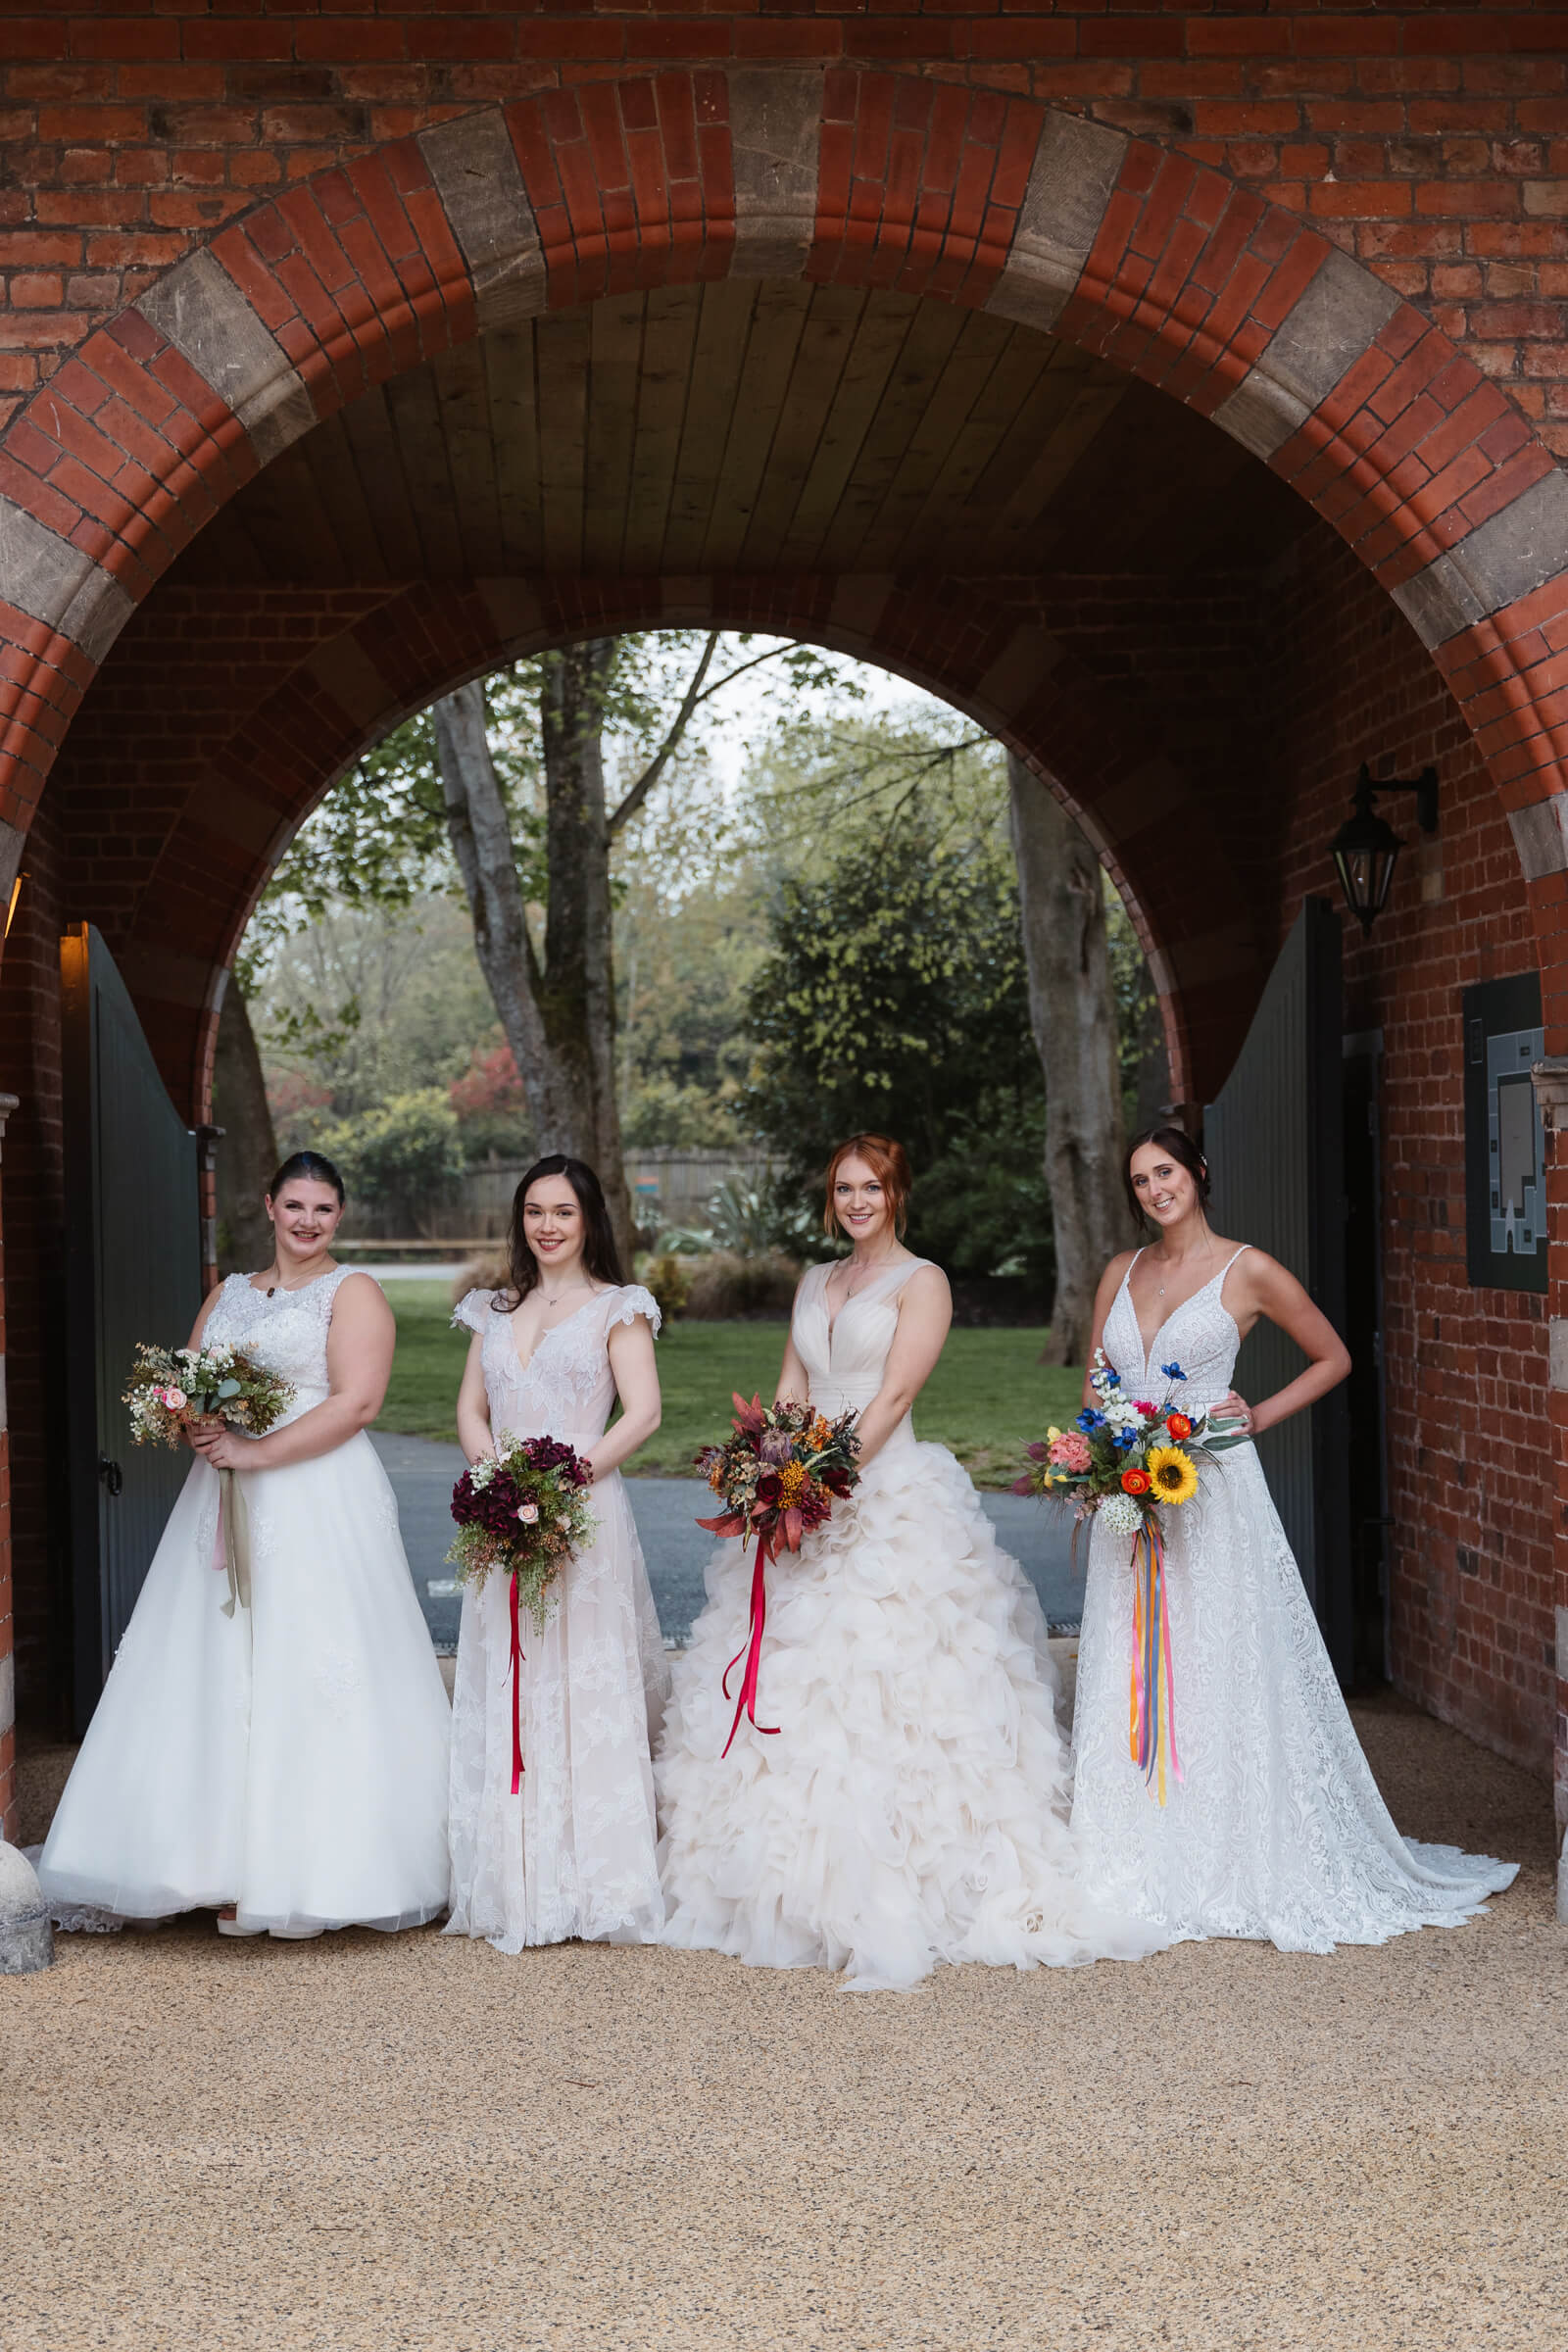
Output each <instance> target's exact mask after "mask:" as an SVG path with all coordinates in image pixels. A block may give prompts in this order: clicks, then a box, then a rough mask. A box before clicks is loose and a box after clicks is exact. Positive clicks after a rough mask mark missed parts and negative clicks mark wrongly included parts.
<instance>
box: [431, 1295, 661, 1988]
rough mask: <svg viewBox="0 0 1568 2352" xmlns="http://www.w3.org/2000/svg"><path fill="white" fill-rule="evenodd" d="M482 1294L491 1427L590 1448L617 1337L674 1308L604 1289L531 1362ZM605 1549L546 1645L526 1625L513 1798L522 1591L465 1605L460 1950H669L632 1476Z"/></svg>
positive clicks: (498, 1580) (655, 1674) (651, 1642)
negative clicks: (514, 1618)
mask: <svg viewBox="0 0 1568 2352" xmlns="http://www.w3.org/2000/svg"><path fill="white" fill-rule="evenodd" d="M496 1296H497V1294H496V1293H495V1292H493V1291H470V1292H469V1293H468V1295H467V1297H466V1299H463V1300H462V1302H461V1304H460V1305H459V1307H458V1309H457V1312H456V1314H455V1315H454V1316H453V1321H454V1322H455V1323H458V1324H460V1325H462V1326H463V1327H464V1328H465V1329H466V1330H468V1331H476V1332H478V1333H480V1334H481V1336H482V1338H483V1341H484V1355H483V1362H484V1384H485V1395H486V1397H488V1399H489V1405H490V1427H491V1429H492V1431H493V1432H494V1433H495V1434H496V1435H497V1436H500V1435H501V1433H502V1432H503V1431H505V1432H506V1433H507V1434H509V1435H510V1436H512V1437H515V1438H537V1437H551V1438H559V1439H561V1440H562V1441H563V1442H564V1444H566V1445H568V1446H576V1447H577V1449H578V1450H579V1451H584V1450H586V1449H587V1448H589V1447H590V1446H592V1445H593V1444H594V1442H595V1440H596V1439H598V1438H601V1437H603V1435H604V1432H605V1424H606V1422H607V1421H608V1420H609V1418H610V1408H611V1406H612V1405H613V1403H614V1401H615V1380H614V1374H613V1372H612V1370H611V1365H610V1347H609V1341H610V1334H611V1332H612V1331H613V1329H614V1327H615V1326H616V1325H617V1324H620V1323H630V1322H632V1321H634V1320H635V1318H636V1317H637V1316H639V1315H646V1316H647V1318H648V1320H649V1322H650V1324H651V1325H652V1326H653V1328H654V1330H655V1331H656V1332H657V1331H658V1329H659V1320H660V1318H659V1308H658V1307H657V1305H656V1304H655V1303H654V1299H653V1297H652V1295H651V1293H649V1292H648V1291H645V1290H642V1289H640V1288H638V1287H637V1286H635V1285H626V1286H623V1287H621V1288H619V1289H610V1290H605V1291H601V1292H600V1293H599V1294H598V1296H597V1297H595V1298H593V1299H589V1300H588V1301H587V1303H586V1304H585V1305H584V1306H582V1307H580V1308H579V1309H578V1311H577V1313H576V1314H574V1315H569V1316H568V1317H567V1318H566V1320H565V1322H564V1323H558V1324H557V1325H556V1327H555V1329H554V1330H553V1331H547V1332H546V1333H545V1334H544V1337H543V1338H542V1339H541V1340H540V1342H539V1345H538V1346H537V1348H535V1349H534V1351H533V1353H532V1355H531V1356H530V1357H529V1358H528V1361H527V1363H526V1364H525V1365H524V1364H523V1363H521V1362H520V1361H519V1359H518V1355H517V1348H516V1342H515V1338H514V1325H513V1320H512V1316H511V1315H510V1314H507V1313H503V1312H497V1311H496V1309H495V1308H494V1306H493V1305H492V1301H493V1300H494V1299H495V1298H496ZM589 1501H590V1503H591V1505H592V1508H593V1515H594V1520H595V1524H596V1535H595V1539H594V1541H593V1542H592V1543H591V1544H587V1545H586V1546H585V1547H584V1548H583V1549H582V1550H581V1551H579V1552H577V1553H576V1554H575V1556H574V1557H573V1558H572V1559H571V1560H570V1561H569V1562H568V1563H567V1566H566V1569H565V1572H564V1576H563V1578H562V1580H561V1597H560V1599H559V1600H558V1601H557V1603H556V1606H555V1609H554V1612H553V1614H552V1616H551V1618H550V1622H549V1623H548V1625H546V1627H545V1628H544V1631H543V1632H542V1633H541V1632H540V1630H539V1628H538V1627H537V1626H536V1625H535V1624H534V1623H533V1621H532V1619H531V1618H530V1617H529V1616H528V1615H527V1614H526V1612H524V1613H523V1615H522V1619H521V1639H522V1651H523V1662H522V1673H521V1678H520V1684H519V1693H518V1695H519V1701H520V1704H519V1709H518V1713H519V1728H520V1732H521V1743H522V1755H523V1772H522V1780H521V1785H520V1787H519V1789H518V1791H517V1794H516V1795H515V1796H514V1795H513V1793H512V1698H513V1693H512V1626H511V1611H510V1603H509V1590H508V1589H509V1586H510V1582H511V1580H510V1578H508V1577H506V1576H503V1575H496V1574H493V1575H491V1576H489V1577H487V1578H486V1580H485V1582H484V1584H483V1586H482V1587H481V1588H480V1590H479V1591H478V1592H477V1593H473V1592H466V1593H464V1595H463V1619H462V1628H461V1631H460V1633H459V1636H458V1671H457V1682H456V1685H455V1688H454V1691H453V1700H452V1705H453V1718H452V1787H451V1837H452V1917H451V1919H450V1921H449V1922H448V1924H447V1930H446V1933H447V1934H448V1935H449V1936H487V1937H488V1938H489V1940H490V1941H491V1942H492V1943H493V1944H494V1945H495V1946H496V1948H497V1950H498V1951H503V1952H519V1951H521V1950H522V1948H523V1946H524V1945H525V1944H534V1943H560V1942H563V1941H564V1939H565V1938H566V1937H567V1936H581V1937H583V1938H584V1940H585V1941H602V1942H610V1943H648V1942H653V1941H657V1939H658V1936H659V1932H660V1929H661V1927H662V1924H663V1917H664V1907H663V1902H662V1898H661V1895H660V1891H659V1864H658V1857H657V1851H656V1846H657V1831H656V1828H655V1821H654V1772H653V1763H652V1759H651V1748H652V1743H653V1741H654V1740H655V1739H656V1738H657V1736H658V1732H659V1726H660V1721H661V1718H662V1714H663V1709H664V1700H665V1698H666V1696H667V1695H668V1691H669V1661H668V1659H667V1658H666V1656H665V1654H664V1644H663V1641H662V1637H661V1635H660V1631H659V1616H658V1612H657V1611H656V1610H655V1607H654V1596H653V1593H652V1592H651V1591H650V1590H649V1584H648V1571H647V1569H646V1568H645V1567H644V1566H643V1555H642V1546H641V1545H640V1544H639V1543H638V1541H637V1530H636V1528H635V1526H634V1525H633V1523H632V1515H631V1505H630V1503H629V1502H628V1501H627V1499H626V1490H625V1486H624V1484H623V1482H622V1480H621V1477H620V1473H619V1472H618V1471H612V1472H611V1473H610V1474H609V1476H608V1477H605V1478H599V1479H595V1481H594V1483H593V1486H592V1487H591V1488H590V1489H589Z"/></svg>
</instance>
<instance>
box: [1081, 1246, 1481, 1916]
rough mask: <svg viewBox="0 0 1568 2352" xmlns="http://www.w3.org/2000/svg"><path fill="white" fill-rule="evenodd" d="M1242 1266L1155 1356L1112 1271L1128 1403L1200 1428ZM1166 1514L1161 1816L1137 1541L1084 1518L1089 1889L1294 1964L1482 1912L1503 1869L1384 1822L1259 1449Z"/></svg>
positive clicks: (1242, 1452)
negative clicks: (1172, 1407)
mask: <svg viewBox="0 0 1568 2352" xmlns="http://www.w3.org/2000/svg"><path fill="white" fill-rule="evenodd" d="M1241 1254H1242V1252H1241V1251H1240V1250H1238V1251H1237V1253H1236V1255H1237V1256H1240V1255H1241ZM1133 1262H1134V1263H1135V1264H1136V1262H1137V1260H1136V1259H1135V1260H1134V1261H1133ZM1235 1262H1236V1261H1235V1258H1232V1259H1231V1260H1230V1261H1229V1263H1227V1264H1226V1265H1225V1266H1222V1267H1221V1269H1220V1271H1219V1272H1218V1273H1217V1274H1216V1275H1215V1276H1214V1277H1213V1279H1212V1280H1211V1281H1210V1282H1207V1283H1205V1284H1204V1286H1203V1288H1202V1289H1201V1290H1200V1291H1197V1292H1195V1293H1194V1294H1193V1296H1192V1297H1191V1298H1190V1299H1183V1300H1182V1301H1181V1303H1180V1304H1179V1305H1178V1306H1177V1307H1176V1308H1175V1309H1174V1310H1173V1311H1172V1313H1171V1314H1170V1315H1168V1316H1167V1318H1166V1320H1165V1321H1164V1323H1162V1324H1161V1326H1160V1328H1159V1330H1158V1331H1156V1332H1155V1334H1154V1336H1153V1339H1152V1343H1151V1344H1150V1345H1149V1347H1148V1348H1146V1347H1145V1345H1144V1336H1143V1333H1142V1331H1141V1330H1140V1328H1139V1323H1138V1313H1137V1309H1136V1307H1135V1306H1134V1303H1133V1297H1132V1291H1131V1288H1130V1285H1129V1281H1128V1279H1127V1278H1125V1277H1124V1279H1123V1281H1122V1285H1121V1289H1120V1290H1119V1291H1118V1292H1117V1294H1116V1298H1115V1300H1114V1302H1113V1304H1112V1306H1111V1310H1110V1313H1109V1314H1108V1315H1107V1317H1106V1318H1105V1332H1104V1351H1105V1357H1106V1360H1107V1362H1109V1363H1110V1364H1111V1365H1113V1366H1114V1368H1115V1369H1116V1370H1117V1371H1118V1372H1119V1373H1120V1374H1121V1377H1122V1380H1123V1383H1124V1384H1125V1385H1126V1386H1127V1387H1128V1388H1129V1389H1130V1391H1131V1394H1132V1395H1133V1396H1134V1397H1140V1398H1142V1397H1147V1398H1149V1399H1151V1400H1152V1401H1155V1402H1158V1401H1160V1400H1161V1399H1163V1398H1165V1397H1174V1398H1177V1399H1179V1402H1180V1409H1181V1410H1183V1411H1184V1412H1187V1413H1189V1414H1191V1415H1192V1417H1193V1418H1194V1419H1196V1418H1197V1417H1198V1415H1199V1414H1200V1413H1201V1412H1204V1411H1206V1410H1207V1409H1208V1408H1209V1407H1210V1406H1211V1405H1214V1404H1217V1403H1218V1402H1219V1400H1220V1398H1221V1397H1223V1396H1225V1394H1226V1393H1227V1391H1228V1390H1229V1388H1230V1385H1231V1379H1232V1375H1233V1373H1234V1371H1235V1366H1236V1353H1237V1349H1238V1348H1239V1347H1240V1345H1241V1335H1240V1333H1239V1332H1238V1330H1237V1327H1236V1324H1235V1322H1234V1320H1233V1319H1232V1316H1231V1314H1230V1311H1229V1309H1228V1308H1227V1306H1226V1304H1225V1278H1226V1276H1227V1274H1229V1272H1230V1269H1231V1266H1232V1265H1234V1264H1235ZM1131 1273H1132V1266H1131V1265H1129V1267H1128V1269H1127V1275H1128V1277H1130V1275H1131ZM1171 1365H1174V1366H1175V1367H1176V1369H1177V1371H1178V1372H1179V1373H1180V1374H1181V1375H1182V1377H1181V1378H1180V1379H1179V1380H1178V1379H1177V1378H1176V1374H1175V1373H1173V1372H1170V1371H1167V1370H1166V1369H1164V1367H1166V1366H1171ZM1162 1520H1163V1525H1164V1530H1165V1567H1166V1590H1167V1597H1168V1602H1169V1609H1170V1639H1171V1655H1172V1664H1173V1674H1174V1689H1175V1710H1174V1714H1175V1726H1176V1744H1177V1749H1178V1753H1179V1755H1180V1758H1181V1763H1182V1770H1183V1778H1182V1779H1181V1780H1180V1781H1179V1782H1178V1781H1174V1780H1167V1785H1166V1802H1165V1803H1164V1805H1163V1806H1161V1805H1159V1804H1158V1803H1156V1802H1155V1800H1154V1798H1153V1797H1152V1795H1151V1793H1150V1791H1149V1789H1147V1788H1146V1787H1145V1785H1144V1779H1143V1775H1142V1773H1141V1772H1140V1771H1139V1769H1138V1766H1137V1764H1136V1763H1135V1762H1134V1760H1133V1757H1132V1755H1131V1752H1130V1741H1129V1734H1128V1688H1129V1681H1130V1670H1131V1657H1132V1624H1133V1567H1132V1548H1133V1547H1132V1544H1131V1543H1130V1542H1129V1540H1128V1539H1127V1538H1126V1537H1118V1536H1113V1535H1111V1534H1110V1533H1109V1531H1108V1530H1107V1529H1106V1528H1105V1527H1104V1526H1103V1523H1102V1522H1100V1521H1099V1520H1097V1521H1096V1522H1095V1525H1094V1530H1093V1536H1092V1539H1091V1544H1090V1554H1089V1581H1088V1587H1087V1590H1086V1592H1085V1595H1084V1617H1083V1632H1082V1637H1081V1639H1080V1642H1079V1649H1078V1696H1077V1707H1076V1712H1075V1719H1074V1746H1075V1781H1074V1791H1075V1793H1074V1800H1073V1814H1072V1823H1073V1829H1074V1832H1075V1833H1076V1836H1077V1839H1078V1846H1079V1851H1080V1854H1081V1855H1082V1858H1083V1867H1084V1869H1085V1871H1086V1872H1087V1874H1088V1877H1089V1882H1090V1885H1091V1887H1093V1888H1094V1890H1095V1891H1096V1892H1097V1893H1098V1894H1100V1895H1101V1896H1103V1899H1105V1900H1106V1901H1109V1902H1114V1903H1117V1904H1120V1905H1124V1906H1127V1907H1128V1908H1130V1909H1132V1910H1135V1911H1136V1912H1138V1913H1139V1915H1140V1916H1142V1917H1144V1918H1147V1919H1149V1920H1151V1921H1152V1922H1154V1923H1155V1924H1157V1925H1158V1926H1160V1927H1162V1928H1164V1929H1166V1930H1167V1931H1169V1933H1170V1934H1171V1935H1172V1936H1181V1937H1190V1936H1252V1937H1257V1938H1259V1939H1261V1940H1263V1941H1268V1942H1273V1943H1275V1944H1277V1945H1278V1946H1279V1948H1280V1949H1281V1950H1282V1951H1288V1952H1328V1951H1332V1950H1333V1949H1334V1947H1335V1945H1336V1944H1341V1943H1383V1942H1385V1941H1386V1940H1387V1939H1388V1937H1390V1936H1397V1935H1399V1934H1401V1933H1402V1932H1403V1931H1404V1930H1406V1929H1408V1928H1420V1927H1452V1926H1454V1925H1456V1924H1457V1923H1458V1922H1459V1921H1461V1920H1464V1919H1468V1918H1470V1917H1471V1916H1472V1914H1473V1913H1475V1912H1476V1911H1479V1910H1481V1909H1483V1908H1484V1907H1485V1904H1486V1898H1487V1897H1488V1895H1491V1894H1495V1893H1499V1892H1500V1891H1501V1890H1502V1888H1503V1887H1507V1886H1508V1885H1509V1884H1510V1882H1511V1881H1512V1879H1513V1877H1514V1872H1515V1867H1516V1866H1515V1865H1514V1864H1513V1863H1510V1862H1495V1861H1494V1860H1493V1859H1492V1858H1491V1856H1490V1855H1485V1854H1464V1853H1461V1852H1459V1850H1458V1849H1457V1848H1456V1847H1454V1846H1447V1845H1418V1844H1417V1843H1416V1842H1415V1841H1414V1840H1413V1839H1410V1838H1401V1837H1400V1835H1399V1833H1398V1831H1397V1829H1396V1828H1395V1826H1394V1823H1393V1821H1392V1820H1391V1818H1390V1815H1389V1810H1388V1807H1387V1806H1386V1805H1385V1804H1384V1802H1383V1798H1382V1796H1381V1795H1380V1794H1379V1792H1378V1788H1377V1784H1376V1782H1375V1781H1374V1780H1373V1778H1372V1773H1371V1770H1370V1768H1369V1766H1368V1764H1367V1761H1366V1758H1365V1756H1364V1755H1363V1754H1362V1752H1361V1745H1360V1742H1359V1740H1357V1739H1356V1736H1355V1727H1354V1725H1353V1724H1352V1723H1351V1721H1350V1717H1349V1713H1348V1709H1347V1707H1346V1704H1345V1700H1344V1698H1343V1697H1342V1696H1341V1694H1340V1687H1339V1684H1338V1682H1337V1681H1336V1680H1335V1676H1334V1669H1333V1667H1332V1665H1331V1664H1330V1662H1329V1655H1328V1651H1327V1650H1326V1649H1325V1647H1324V1645H1323V1638H1322V1636H1321V1634H1320V1633H1319V1631H1318V1626H1317V1619H1316V1618H1315V1617H1314V1615H1313V1613H1312V1607H1311V1603H1310V1602H1309V1601H1308V1599H1307V1596H1306V1592H1305V1588H1304V1587H1303V1586H1302V1583H1301V1579H1300V1574H1299V1570H1298V1568H1297V1565H1296V1559H1295V1556H1294V1554H1293V1553H1292V1550H1291V1547H1290V1544H1289V1542H1288V1541H1287V1538H1286V1534H1285V1530H1284V1528H1283V1527H1282V1526H1281V1525H1280V1521H1279V1515H1278V1513H1277V1512H1276V1510H1275V1508H1274V1505H1273V1502H1272V1500H1271V1499H1270V1496H1269V1492H1268V1486H1267V1483H1266V1481H1265V1480H1264V1477H1263V1470H1262V1465H1261V1463H1260V1462H1259V1461H1258V1458H1257V1454H1256V1452H1255V1450H1254V1448H1253V1447H1252V1446H1250V1445H1245V1446H1236V1447H1235V1448H1233V1449H1232V1450H1229V1451H1227V1452H1225V1453H1223V1454H1221V1455H1219V1456H1218V1457H1217V1458H1216V1460H1215V1461H1214V1462H1213V1463H1212V1464H1209V1465H1203V1466H1201V1470H1200V1476H1199V1485H1198V1492H1197V1494H1196V1495H1194V1497H1193V1499H1192V1500H1191V1501H1190V1502H1187V1503H1184V1504H1183V1505H1182V1506H1181V1507H1180V1508H1179V1509H1175V1508H1171V1509H1167V1510H1165V1511H1164V1512H1163V1513H1162Z"/></svg>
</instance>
